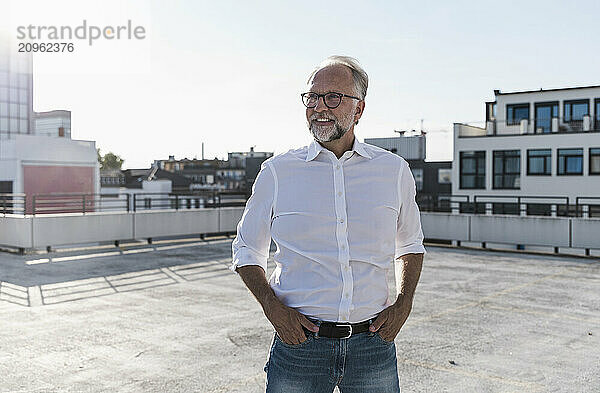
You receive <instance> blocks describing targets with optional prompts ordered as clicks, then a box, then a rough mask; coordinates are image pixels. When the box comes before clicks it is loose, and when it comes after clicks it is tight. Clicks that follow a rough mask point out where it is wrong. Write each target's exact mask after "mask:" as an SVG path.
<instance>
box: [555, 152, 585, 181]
mask: <svg viewBox="0 0 600 393" xmlns="http://www.w3.org/2000/svg"><path fill="white" fill-rule="evenodd" d="M557 174H558V175H583V149H558V168H557Z"/></svg>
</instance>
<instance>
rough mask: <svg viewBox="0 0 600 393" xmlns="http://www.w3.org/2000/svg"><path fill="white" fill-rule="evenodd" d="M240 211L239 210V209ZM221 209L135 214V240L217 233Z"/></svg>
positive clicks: (150, 211) (155, 211)
mask: <svg viewBox="0 0 600 393" xmlns="http://www.w3.org/2000/svg"><path fill="white" fill-rule="evenodd" d="M240 209H241V208H240ZM220 210H221V209H191V210H177V211H174V210H163V211H157V210H149V211H142V212H138V213H135V216H134V221H135V223H134V235H135V238H138V239H144V238H152V237H162V236H181V235H193V234H202V233H217V232H222V231H220V230H219V211H220Z"/></svg>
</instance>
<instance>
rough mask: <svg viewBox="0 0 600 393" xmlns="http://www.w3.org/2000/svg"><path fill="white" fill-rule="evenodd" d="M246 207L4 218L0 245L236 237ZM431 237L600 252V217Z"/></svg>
mask: <svg viewBox="0 0 600 393" xmlns="http://www.w3.org/2000/svg"><path fill="white" fill-rule="evenodd" d="M243 211H244V208H243V207H225V208H219V209H212V208H201V209H189V210H187V209H186V210H178V211H177V210H148V211H141V212H104V213H86V214H53V215H36V216H32V215H26V216H19V215H6V216H0V245H4V246H9V247H16V248H21V249H37V248H44V247H48V246H50V247H52V246H63V245H70V244H86V243H96V242H110V241H117V240H119V241H122V240H131V239H148V238H158V237H169V236H186V235H196V234H213V233H233V232H235V230H236V227H237V224H238V222H239V221H240V219H241V217H242V213H243ZM421 223H422V225H423V233H424V235H425V238H427V239H439V240H453V241H461V242H465V243H466V242H473V243H484V242H485V243H489V244H492V243H498V244H506V245H510V244H512V245H527V246H548V247H561V248H579V249H594V250H600V235H599V233H600V219H594V218H567V217H536V216H506V215H476V214H452V213H430V212H423V213H421Z"/></svg>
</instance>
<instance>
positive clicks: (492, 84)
mask: <svg viewBox="0 0 600 393" xmlns="http://www.w3.org/2000/svg"><path fill="white" fill-rule="evenodd" d="M0 5H1V7H2V10H1V11H0V12H1V13H4V14H5V15H9V18H10V19H9V20H8V21H6V20H5V21H4V22H3V24H4V26H2V27H3V28H5V30H7V31H8V33H9V34H10V35H11V36H12V37H13V38H14V37H16V27H17V26H19V25H25V26H27V25H29V24H34V25H36V24H37V25H55V26H61V25H70V26H73V27H76V26H78V25H81V24H82V21H83V20H84V19H85V20H87V24H88V25H90V24H92V25H99V26H106V25H111V26H116V25H125V24H127V20H131V21H132V23H133V24H134V25H141V26H144V28H145V31H146V38H145V39H144V40H138V41H136V40H131V41H128V40H112V41H98V42H96V43H94V44H93V45H92V46H88V45H87V43H85V42H80V41H77V42H76V43H75V50H74V52H73V53H53V54H50V53H42V54H36V55H35V56H34V72H35V76H34V110H36V111H44V110H51V109H67V110H70V111H72V137H73V139H84V140H95V141H96V143H97V146H98V147H100V148H101V150H102V151H103V152H107V151H113V152H115V153H116V154H119V155H120V156H122V157H123V158H124V159H125V165H124V167H125V168H136V167H148V166H149V165H150V164H151V162H152V161H153V160H154V159H165V158H168V156H169V155H175V156H176V158H183V157H188V158H193V157H198V158H200V157H201V154H202V153H201V144H202V142H204V143H205V158H213V157H219V158H225V157H226V156H227V152H228V151H247V150H248V149H249V147H250V146H255V149H256V150H257V151H274V152H275V153H280V152H284V151H286V150H288V149H291V148H296V147H299V146H302V145H305V144H307V143H309V142H310V136H309V133H308V131H307V128H306V124H305V118H304V107H303V106H302V104H301V102H300V98H299V93H300V92H302V91H303V89H304V86H305V80H306V76H307V74H308V73H309V72H310V71H311V69H312V68H313V67H314V66H315V65H316V64H317V63H319V62H320V61H321V60H322V59H323V58H325V57H327V56H328V55H331V54H343V55H350V56H353V57H356V58H357V59H358V60H359V61H360V62H361V63H362V64H363V66H364V68H365V69H366V71H367V72H368V74H369V77H370V85H369V91H368V94H367V99H366V108H365V114H364V116H363V118H362V120H361V122H360V124H359V125H358V126H357V128H356V130H355V131H356V135H357V136H358V137H359V138H360V139H363V138H369V137H384V136H394V135H397V134H394V132H393V131H394V130H405V129H417V130H418V129H420V119H424V120H423V125H424V129H425V130H426V131H428V135H427V138H428V140H427V152H428V157H427V159H428V160H450V159H451V158H452V135H451V130H452V123H454V122H476V121H480V122H483V120H484V114H485V113H484V102H485V101H488V100H492V99H493V90H494V89H500V90H502V91H515V90H529V89H539V88H557V87H573V86H582V85H597V84H600V72H599V71H600V48H599V46H600V40H599V39H598V37H599V32H600V31H599V30H600V23H598V20H599V17H600V1H598V0H589V1H586V0H572V1H551V0H544V1H524V0H521V1H510V0H505V1H493V2H492V1H481V0H480V1H461V0H455V1H418V2H417V1H410V2H409V1H349V0H346V1H323V2H315V1H312V2H302V1H227V0H220V1H183V0H181V1H135V0H132V1H122V0H118V1H114V0H104V1H60V0H53V1H28V0H15V1H11V0H9V1H7V0H0ZM7 9H8V11H9V12H7V13H6V12H5V11H6V10H7ZM59 41H60V40H59Z"/></svg>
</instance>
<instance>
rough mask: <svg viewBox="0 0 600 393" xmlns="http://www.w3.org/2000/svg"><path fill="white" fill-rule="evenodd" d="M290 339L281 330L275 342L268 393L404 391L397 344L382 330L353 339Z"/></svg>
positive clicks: (268, 370)
mask: <svg viewBox="0 0 600 393" xmlns="http://www.w3.org/2000/svg"><path fill="white" fill-rule="evenodd" d="M304 333H305V334H306V337H307V340H306V341H304V342H303V343H300V344H296V345H289V344H286V343H284V342H283V341H282V340H281V338H280V337H279V335H277V333H275V334H274V337H273V342H272V344H271V352H270V353H269V360H268V361H267V364H266V365H265V371H266V373H267V387H266V393H284V392H285V393H331V392H333V389H334V388H335V386H336V385H337V386H338V388H339V390H340V392H341V393H400V385H399V381H398V368H397V364H396V345H395V344H394V343H393V342H387V341H385V340H383V339H382V338H381V336H380V335H379V333H371V332H364V333H357V334H354V335H352V336H351V337H350V338H342V339H339V338H326V337H318V336H316V337H315V334H314V333H311V332H309V331H308V330H305V331H304Z"/></svg>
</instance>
